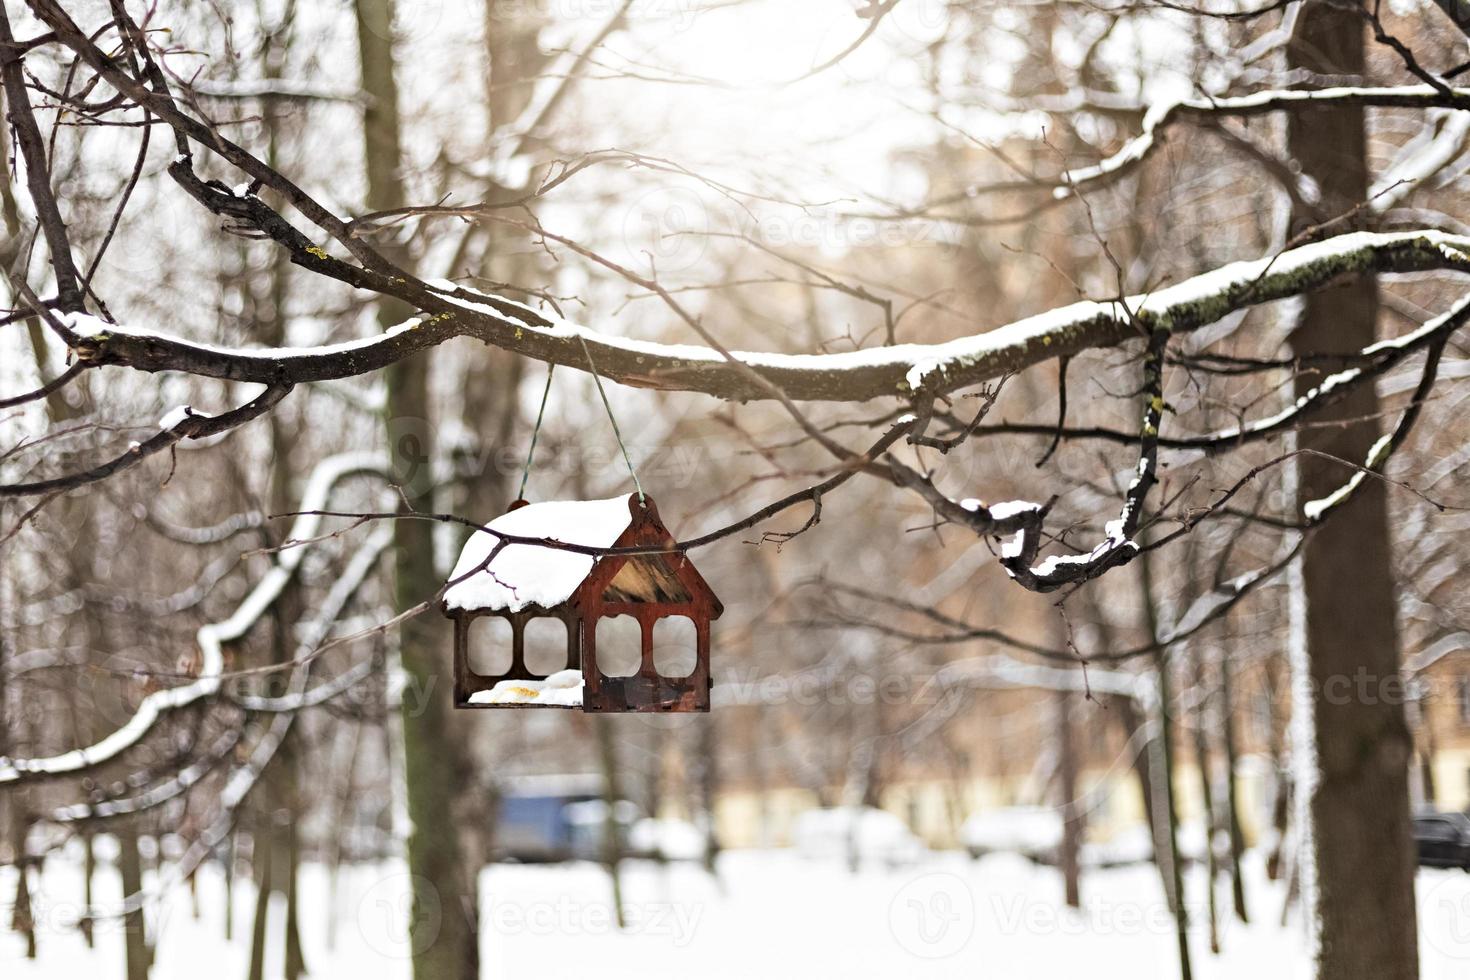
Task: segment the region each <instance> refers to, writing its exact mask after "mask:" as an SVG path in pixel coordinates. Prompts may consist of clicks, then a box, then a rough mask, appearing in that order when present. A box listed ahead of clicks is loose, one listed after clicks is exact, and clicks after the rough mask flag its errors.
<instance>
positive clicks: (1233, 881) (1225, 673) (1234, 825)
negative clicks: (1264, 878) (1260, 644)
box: [1220, 650, 1250, 922]
mask: <svg viewBox="0 0 1470 980" xmlns="http://www.w3.org/2000/svg"><path fill="white" fill-rule="evenodd" d="M1220 738H1221V740H1222V741H1223V742H1224V743H1225V808H1226V810H1227V811H1228V812H1227V813H1226V820H1227V821H1228V822H1229V827H1228V828H1227V829H1228V830H1229V832H1230V891H1231V898H1232V899H1233V900H1234V902H1235V916H1236V918H1238V919H1239V920H1240V921H1241V922H1249V921H1250V916H1249V915H1247V914H1246V904H1245V876H1244V875H1243V874H1242V870H1241V866H1240V862H1241V859H1242V858H1243V857H1244V855H1245V835H1244V834H1243V833H1241V830H1240V797H1239V787H1238V786H1237V781H1236V772H1235V770H1236V766H1237V761H1238V756H1239V750H1238V748H1237V746H1236V741H1235V692H1234V680H1233V672H1232V667H1231V665H1230V651H1229V650H1221V651H1220Z"/></svg>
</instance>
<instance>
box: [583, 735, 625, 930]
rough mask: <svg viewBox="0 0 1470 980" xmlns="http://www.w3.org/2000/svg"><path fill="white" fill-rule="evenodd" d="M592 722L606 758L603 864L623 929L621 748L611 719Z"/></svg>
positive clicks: (616, 917) (602, 755)
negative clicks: (619, 804)
mask: <svg viewBox="0 0 1470 980" xmlns="http://www.w3.org/2000/svg"><path fill="white" fill-rule="evenodd" d="M592 724H593V726H594V727H595V728H596V729H597V750H598V755H599V757H600V759H601V761H602V802H603V803H604V805H605V806H606V807H607V813H606V815H605V817H604V819H603V822H602V863H603V864H604V865H605V866H606V867H607V876H608V878H609V880H610V881H611V883H612V904H613V916H614V918H615V919H616V921H617V924H618V928H619V929H623V928H625V927H626V926H627V922H626V920H625V918H624V915H623V876H622V865H623V839H622V832H621V829H620V828H619V827H618V802H619V801H620V800H621V799H622V798H623V790H622V780H621V778H620V776H621V774H620V773H619V772H618V747H617V743H616V742H615V741H614V738H615V733H614V732H613V727H612V719H611V718H609V717H607V716H605V715H604V716H598V717H596V718H593V719H592Z"/></svg>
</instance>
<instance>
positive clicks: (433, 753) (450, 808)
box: [356, 0, 480, 980]
mask: <svg viewBox="0 0 1470 980" xmlns="http://www.w3.org/2000/svg"><path fill="white" fill-rule="evenodd" d="M356 10H357V38H358V48H359V52H360V57H361V66H362V88H363V92H364V94H365V95H366V96H367V97H368V102H367V106H366V107H365V108H364V110H363V131H364V142H365V144H366V166H367V179H368V200H367V205H368V207H369V208H371V209H375V210H382V209H386V208H393V207H398V206H401V205H402V203H403V201H404V194H403V184H402V180H401V178H400V176H399V168H400V167H401V166H402V152H401V141H400V136H399V123H398V86H397V81H396V78H395V75H394V64H393V46H392V42H391V41H390V38H391V37H392V36H393V0H358V2H357V5H356ZM378 244H379V246H380V247H381V248H382V249H383V250H384V251H385V252H386V253H388V254H389V257H390V259H391V260H395V261H399V262H407V260H408V255H407V254H406V252H407V250H406V249H404V248H403V247H402V246H399V245H395V244H394V243H393V242H391V241H380V242H379V243H378ZM412 313H413V311H412V310H410V309H408V308H407V307H406V306H405V305H404V304H403V303H401V302H399V301H396V300H390V299H383V300H381V301H380V302H379V303H378V323H379V325H380V326H381V327H382V328H383V329H387V328H388V327H390V326H393V325H394V324H396V323H399V322H401V321H403V320H405V319H407V318H408V317H409V316H411V315H412ZM430 356H431V355H430V353H429V352H425V353H422V354H419V355H417V356H416V357H411V358H408V359H406V360H403V361H399V362H398V363H396V364H394V365H393V366H391V367H389V368H388V369H387V371H386V382H387V395H388V398H387V415H388V418H387V431H388V440H389V447H388V448H389V453H390V457H391V466H392V470H393V478H394V482H395V483H396V484H397V485H398V488H399V491H400V492H401V494H402V498H403V502H404V504H405V506H406V507H410V508H413V509H415V510H425V511H431V510H433V503H434V502H433V485H432V480H431V474H430V473H429V472H428V466H429V462H430V452H429V450H430V447H431V442H430V438H431V431H432V430H431V428H430V425H429V415H430V411H429V407H430V406H429V386H428V374H429V358H430ZM393 545H394V565H395V567H394V576H395V582H394V593H395V601H396V605H397V608H398V609H399V610H400V611H402V610H405V609H408V608H410V607H412V606H413V605H415V604H417V603H418V602H420V601H422V600H423V599H424V598H426V597H428V596H430V595H432V594H433V592H434V589H435V588H436V587H437V585H438V584H439V581H438V574H437V571H436V570H435V567H434V546H433V536H432V525H430V524H429V523H428V522H426V521H411V520H405V521H396V522H394V538H393ZM399 648H400V651H401V654H400V655H401V658H402V664H403V671H404V673H405V674H406V677H405V681H406V682H407V684H408V685H409V686H410V687H411V689H412V690H414V691H416V692H417V694H418V696H417V697H413V698H405V699H404V701H403V704H404V712H403V746H404V759H403V766H404V785H405V787H406V793H407V797H408V800H407V802H408V816H409V820H410V823H411V828H410V831H409V836H408V864H409V872H410V875H411V880H412V888H413V908H412V912H411V913H410V915H411V918H410V944H411V947H412V955H413V972H414V977H415V978H416V980H472V978H476V977H478V976H479V972H480V956H479V944H478V933H479V900H478V895H477V892H476V881H477V877H478V876H477V869H476V868H474V867H471V866H470V863H469V862H467V861H466V860H465V849H464V845H463V842H462V840H461V838H460V835H459V830H458V827H457V825H456V820H455V817H454V814H455V809H456V797H457V795H458V794H457V788H458V787H459V786H460V785H462V784H463V783H464V782H465V781H466V780H465V772H464V770H465V765H464V748H463V739H462V738H461V737H460V735H459V733H458V732H457V731H456V730H455V726H454V725H453V724H452V723H451V714H452V710H453V709H452V708H451V707H450V702H449V697H450V687H451V684H450V683H449V681H448V679H447V677H446V676H445V664H446V662H447V657H448V650H449V644H448V642H447V638H446V630H445V629H444V626H443V622H442V621H441V619H440V617H439V616H437V615H436V614H434V613H433V612H429V613H427V614H424V615H420V616H418V617H415V618H413V619H411V620H409V621H407V622H405V623H404V624H403V626H402V627H401V629H400V630H399Z"/></svg>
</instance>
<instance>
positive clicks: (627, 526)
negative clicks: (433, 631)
mask: <svg viewBox="0 0 1470 980" xmlns="http://www.w3.org/2000/svg"><path fill="white" fill-rule="evenodd" d="M500 535H505V536H508V537H514V538H534V539H537V540H538V541H544V542H547V543H546V544H540V543H538V544H523V543H517V542H509V543H505V544H504V545H503V546H502V547H500V550H499V551H496V548H497V546H500V545H501V543H502V540H503V539H502V538H501V537H500ZM558 543H559V544H571V545H578V546H581V547H587V548H598V549H620V548H648V549H655V550H650V551H649V552H648V553H646V554H635V555H586V554H581V553H579V552H575V551H568V550H566V549H564V548H558V547H556V544H558ZM673 544H674V536H673V535H672V534H670V533H669V530H668V528H666V527H664V525H663V523H662V522H661V521H660V520H659V517H658V509H657V508H656V507H655V506H654V503H653V500H652V499H650V498H648V497H646V496H643V495H642V494H629V495H628V496H626V497H613V498H611V499H608V500H580V501H579V500H563V501H550V502H546V503H540V504H527V503H525V502H524V501H517V502H516V503H515V504H513V505H511V509H510V511H509V512H508V513H506V514H504V515H502V516H500V517H498V518H496V519H495V520H494V521H492V522H490V523H489V524H488V525H486V527H485V529H484V530H482V531H478V532H476V533H475V534H474V535H473V536H472V537H471V538H470V540H469V541H468V542H467V543H466V544H465V546H464V550H463V551H462V552H461V554H460V557H459V562H458V563H457V564H456V565H455V569H454V573H453V575H452V576H451V577H450V582H451V583H453V584H451V585H450V587H449V589H448V590H446V592H445V594H444V599H443V612H444V614H445V615H446V616H448V617H449V618H451V619H453V620H454V623H455V628H454V704H455V707H457V708H485V707H496V708H505V707H563V708H569V707H577V706H580V707H581V708H582V710H583V711H592V712H598V711H708V710H709V689H710V673H709V645H710V621H711V620H713V619H715V618H717V617H719V615H720V613H721V612H723V611H724V610H723V607H722V606H721V605H720V600H719V599H717V598H716V597H715V594H714V592H713V591H712V590H711V589H710V587H709V585H708V583H706V582H705V580H704V578H703V577H702V576H701V575H700V574H699V572H698V571H697V570H696V569H695V567H694V564H693V563H692V562H691V561H690V560H689V557H688V556H687V555H685V554H683V553H682V552H678V551H673V550H667V551H660V550H656V549H665V548H670V547H671V546H672V545H673ZM486 616H490V617H495V618H498V619H502V620H505V621H506V622H507V623H509V625H510V651H509V653H510V666H509V668H508V669H506V670H505V671H504V672H502V673H489V674H481V673H479V672H477V671H476V670H475V669H473V668H472V666H471V663H470V646H471V625H472V624H473V623H474V622H475V621H476V620H478V619H480V618H482V617H486ZM618 616H629V617H631V618H633V619H634V620H636V621H637V623H638V627H639V632H640V636H641V644H640V647H639V649H638V653H639V655H640V666H639V668H638V670H637V672H636V673H634V674H632V675H630V676H626V677H612V676H609V675H607V674H605V673H603V671H601V670H600V669H599V668H598V666H597V646H598V629H597V627H598V624H599V623H600V622H601V621H602V620H604V619H612V618H615V617H618ZM676 617H682V618H684V619H687V620H688V621H689V622H690V623H691V624H692V625H693V627H694V647H695V649H694V654H695V660H694V668H693V670H692V671H691V672H690V673H689V674H688V675H687V676H685V677H671V676H665V675H663V674H661V673H660V672H659V670H658V668H657V667H656V666H655V664H654V628H655V624H656V623H657V622H658V621H659V620H662V619H669V618H676ZM538 619H556V620H560V621H561V622H562V623H563V624H565V626H566V633H567V657H566V665H565V669H564V670H560V671H558V672H556V673H553V674H551V675H550V676H545V675H542V674H537V673H533V672H532V671H531V670H530V669H529V667H528V666H527V663H526V627H527V626H528V625H529V624H530V623H531V622H532V621H534V620H538ZM604 639H607V638H606V637H604ZM481 642H482V641H479V640H476V641H474V643H475V645H476V646H477V647H478V646H479V645H480V644H481ZM502 642H503V641H502ZM501 652H502V654H503V653H504V652H505V651H503V650H502V651H501ZM502 662H503V661H502ZM578 677H580V678H581V684H580V685H578V684H577V683H576V678H578Z"/></svg>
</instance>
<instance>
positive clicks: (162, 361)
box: [65, 230, 1470, 401]
mask: <svg viewBox="0 0 1470 980" xmlns="http://www.w3.org/2000/svg"><path fill="white" fill-rule="evenodd" d="M344 265H345V264H344ZM347 268H352V267H347ZM1435 269H1446V270H1454V271H1458V272H1470V237H1466V236H1459V235H1450V234H1446V233H1444V232H1439V231H1429V230H1426V231H1411V232H1396V233H1370V232H1358V233H1353V234H1345V235H1339V236H1336V237H1334V238H1328V239H1324V240H1322V241H1319V242H1313V243H1311V244H1308V245H1303V246H1300V247H1298V248H1294V249H1291V250H1290V251H1287V252H1283V253H1280V254H1278V255H1272V256H1267V257H1263V258H1260V259H1253V260H1249V261H1244V262H1235V263H1231V264H1229V265H1225V266H1222V267H1220V268H1218V269H1215V270H1213V271H1210V272H1207V273H1204V274H1202V275H1199V276H1195V277H1193V278H1191V279H1187V280H1185V281H1184V282H1181V283H1178V284H1176V285H1174V286H1169V287H1166V288H1164V289H1160V290H1158V291H1156V292H1153V293H1149V294H1145V295H1139V296H1133V297H1128V298H1126V299H1123V300H1121V301H1119V300H1108V301H1083V302H1080V303H1074V304H1071V305H1069V306H1064V307H1060V308H1058V309H1055V310H1051V311H1049V312H1046V313H1042V314H1039V315H1037V316H1032V317H1027V318H1026V319H1023V320H1017V321H1015V322H1012V323H1009V324H1006V325H1004V326H1001V327H997V328H996V329H994V330H990V331H988V332H985V333H978V334H973V335H971V336H968V337H962V338H959V339H957V340H952V341H948V342H944V343H938V344H897V345H893V346H888V347H879V348H871V349H866V350H857V351H846V352H840V353H834V354H773V353H762V352H752V351H736V352H733V356H734V358H735V360H736V361H738V362H739V363H738V364H732V363H730V362H729V361H727V360H726V358H725V357H724V356H723V355H722V354H720V353H719V352H717V351H715V350H713V349H711V348H708V347H703V346H695V345H683V344H660V343H653V342H648V341H639V340H632V339H628V338H622V337H614V336H610V335H608V334H603V333H599V332H596V331H593V330H590V329H588V328H586V327H583V326H580V325H577V324H574V323H571V322H570V321H567V320H564V319H561V318H556V317H548V316H546V315H543V314H542V313H540V312H538V311H535V310H533V309H531V308H530V307H528V306H525V305H523V304H520V303H516V302H513V301H511V300H507V299H504V298H502V297H498V296H489V295H484V294H479V293H474V292H471V291H469V290H466V289H464V288H462V287H457V288H452V289H451V288H450V285H449V284H442V285H431V284H426V283H421V282H416V281H413V280H409V281H404V280H399V281H398V283H397V284H394V285H392V286H391V287H384V291H385V292H389V293H392V294H394V295H399V296H400V298H403V299H405V300H406V301H408V302H411V303H413V304H415V305H416V306H418V308H420V309H421V310H423V311H424V312H425V313H426V314H428V315H427V316H424V317H420V318H416V319H414V320H410V321H408V322H407V323H405V324H403V325H401V326H400V327H398V328H395V329H394V330H392V331H389V332H387V333H384V334H380V335H377V336H375V337H370V338H366V339H363V340H360V341H352V342H349V343H346V344H337V345H331V346H328V347H317V348H272V349H251V348H227V347H218V346H213V345H208V344H201V343H198V342H195V341H190V340H185V339H182V338H177V337H170V336H168V335H166V334H164V333H161V332H157V331H153V330H146V329H139V328H136V327H128V326H117V325H111V324H101V323H100V321H96V320H95V319H94V318H87V319H86V320H83V319H80V317H81V316H82V315H80V314H67V315H66V316H65V320H66V324H67V325H68V329H72V325H75V327H80V328H82V330H84V331H86V334H85V336H81V337H79V338H78V340H77V348H76V351H77V356H78V357H79V358H81V359H83V360H87V361H92V362H96V363H99V364H121V365H127V366H129V367H132V368H135V369H137V370H143V371H182V372H186V373H190V374H194V375H198V376H203V377H213V378H222V379H228V380H234V381H256V382H263V383H278V384H279V383H293V384H294V383H300V382H309V381H323V380H329V379H334V378H345V377H352V376H357V375H362V374H367V373H369V372H372V371H376V370H380V369H382V368H384V367H387V366H388V365H390V364H393V363H395V362H397V361H399V360H401V359H403V358H404V357H407V356H409V355H410V354H413V353H415V352H417V351H420V350H423V349H425V348H428V347H432V346H435V345H437V344H441V343H443V342H445V341H446V340H449V339H451V338H453V337H460V336H471V337H476V338H478V339H480V340H483V341H484V342H486V343H489V344H493V345H495V346H497V347H502V348H504V349H506V350H509V351H513V352H515V353H518V354H522V355H525V356H527V357H532V358H535V359H537V360H542V361H548V362H551V363H555V364H559V365H566V366H569V367H573V368H577V369H585V366H586V354H585V353H584V351H583V349H582V346H581V342H582V341H583V340H585V341H586V344H587V347H588V348H589V349H590V350H591V352H592V354H593V356H594V358H595V361H596V364H597V367H598V371H599V372H600V373H601V374H602V375H603V376H605V377H609V378H612V379H613V380H615V381H619V382H621V383H623V384H627V385H633V386H638V387H649V388H660V389H669V390H682V391H695V392H703V393H705V394H710V395H714V396H716V397H720V398H727V399H732V400H754V399H766V398H771V397H773V395H772V388H771V386H772V385H774V386H775V387H776V388H777V389H779V390H781V391H782V392H784V393H785V394H786V395H787V396H788V397H789V398H791V399H793V400H798V401H799V400H824V401H867V400H870V399H873V398H880V397H884V396H899V397H906V396H913V395H915V394H918V393H924V394H944V393H948V392H951V391H954V390H957V389H960V388H965V387H968V386H971V385H974V384H978V383H981V382H983V381H987V380H991V379H994V378H997V377H1000V376H1001V375H1004V374H1007V373H1014V372H1016V371H1019V370H1022V369H1024V368H1026V367H1030V366H1032V365H1035V364H1039V363H1042V362H1044V361H1047V360H1050V359H1051V358H1054V357H1058V356H1070V355H1074V354H1077V353H1080V352H1082V351H1085V350H1089V349H1093V348H1100V347H1112V346H1116V345H1118V344H1120V343H1123V342H1124V341H1126V340H1129V339H1131V338H1135V337H1137V336H1139V333H1140V328H1142V329H1144V330H1153V329H1155V328H1161V329H1165V330H1168V331H1170V332H1171V333H1175V334H1179V333H1184V332H1188V331H1192V330H1195V329H1198V328H1199V327H1201V326H1205V325H1207V324H1210V323H1213V322H1215V321H1217V320H1219V319H1220V318H1222V317H1224V316H1226V315H1227V314H1229V313H1232V312H1235V311H1236V310H1239V309H1242V308H1245V307H1248V306H1254V305H1258V304H1261V303H1267V302H1271V301H1273V300H1279V299H1284V298H1286V297H1289V296H1296V295H1300V294H1302V293H1306V292H1310V291H1311V290H1314V289H1317V288H1319V287H1321V286H1323V285H1325V284H1326V283H1328V282H1330V281H1332V280H1334V279H1336V278H1338V277H1339V276H1344V275H1353V274H1364V273H1375V272H1377V273H1391V272H1418V271H1429V270H1435ZM77 332H78V333H80V332H81V331H77ZM747 369H753V370H754V372H756V374H758V375H759V377H760V379H762V380H763V381H764V382H765V383H764V384H762V383H759V382H758V381H757V380H756V379H754V378H752V377H751V376H750V375H749V373H748V370H747Z"/></svg>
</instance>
